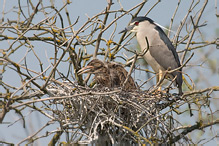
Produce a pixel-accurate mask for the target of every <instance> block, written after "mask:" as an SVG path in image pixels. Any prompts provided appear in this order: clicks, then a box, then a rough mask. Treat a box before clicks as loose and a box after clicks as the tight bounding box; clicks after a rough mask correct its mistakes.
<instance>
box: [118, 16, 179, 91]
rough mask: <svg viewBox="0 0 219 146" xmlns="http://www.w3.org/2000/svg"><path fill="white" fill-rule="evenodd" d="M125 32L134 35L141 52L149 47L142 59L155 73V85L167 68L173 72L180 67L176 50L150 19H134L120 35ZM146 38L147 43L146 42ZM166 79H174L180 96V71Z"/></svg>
mask: <svg viewBox="0 0 219 146" xmlns="http://www.w3.org/2000/svg"><path fill="white" fill-rule="evenodd" d="M126 31H131V32H135V33H136V37H137V41H138V43H139V45H140V47H141V50H142V51H144V50H145V49H147V46H149V50H148V51H147V52H146V53H145V55H144V59H145V60H146V62H147V63H148V64H149V65H150V66H151V67H152V69H153V70H154V71H155V72H156V74H157V83H158V82H159V80H161V79H162V78H163V76H164V74H165V73H164V72H165V71H166V70H168V69H169V68H170V69H172V70H173V69H176V68H178V67H180V66H181V65H180V62H179V57H178V55H177V52H176V49H175V48H174V46H173V45H172V43H171V41H170V40H169V38H168V37H167V36H166V34H165V33H164V31H163V30H162V29H161V28H160V27H159V26H158V25H157V24H156V23H155V22H154V21H153V20H151V19H150V18H148V17H136V18H134V19H133V20H132V21H131V23H130V25H129V26H128V27H126V28H125V30H123V31H121V32H120V33H122V32H126ZM146 38H147V40H148V41H146ZM147 42H148V45H147ZM166 77H168V78H170V79H173V78H174V77H176V80H175V81H174V84H175V85H177V86H178V88H179V94H180V95H182V70H181V69H179V70H177V71H174V72H172V73H170V74H167V75H166ZM159 90H161V86H160V87H159Z"/></svg>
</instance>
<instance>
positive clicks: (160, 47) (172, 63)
mask: <svg viewBox="0 0 219 146" xmlns="http://www.w3.org/2000/svg"><path fill="white" fill-rule="evenodd" d="M155 29H159V31H158V32H159V35H158V36H155V37H157V38H160V40H157V39H154V41H153V42H151V44H149V45H150V47H149V51H150V54H151V56H152V57H153V58H154V59H155V60H156V61H157V62H158V63H159V64H160V65H161V66H162V67H163V68H164V69H168V67H171V69H175V68H177V67H179V66H180V62H179V57H178V54H177V52H176V50H175V48H174V46H173V45H172V43H171V42H170V40H169V38H168V37H167V36H166V34H165V33H164V32H163V30H162V29H161V28H160V27H158V26H157V27H156V28H155Z"/></svg>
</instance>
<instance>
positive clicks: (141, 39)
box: [136, 22, 164, 73]
mask: <svg viewBox="0 0 219 146" xmlns="http://www.w3.org/2000/svg"><path fill="white" fill-rule="evenodd" d="M143 23H147V24H144V25H142V26H141V25H140V26H139V30H141V31H138V32H137V34H136V37H137V41H138V43H139V45H140V47H141V50H142V51H143V50H144V49H146V47H147V41H146V39H145V37H147V39H148V43H149V50H148V51H147V53H146V54H145V55H144V59H145V60H146V61H147V63H148V64H149V65H150V66H151V67H152V69H153V70H154V71H155V72H156V73H158V72H159V69H160V70H164V68H163V67H161V66H160V65H159V64H158V63H157V61H156V60H155V59H154V58H153V57H152V56H151V54H150V49H153V47H156V46H153V45H152V41H153V40H154V37H157V36H156V35H159V34H157V32H156V31H155V30H154V26H153V25H152V24H149V23H148V22H143ZM145 26H148V27H145ZM141 27H144V28H141ZM145 34H147V35H145Z"/></svg>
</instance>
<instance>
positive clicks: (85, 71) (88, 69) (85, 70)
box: [78, 66, 94, 75]
mask: <svg viewBox="0 0 219 146" xmlns="http://www.w3.org/2000/svg"><path fill="white" fill-rule="evenodd" d="M93 68H94V67H93V66H86V67H83V68H82V69H80V70H79V71H78V75H81V74H83V73H89V72H91V70H92V69H93Z"/></svg>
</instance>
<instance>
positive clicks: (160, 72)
mask: <svg viewBox="0 0 219 146" xmlns="http://www.w3.org/2000/svg"><path fill="white" fill-rule="evenodd" d="M162 77H163V71H162V70H160V69H159V73H158V82H159V81H160V80H161V79H162ZM158 82H157V83H158ZM161 86H162V83H160V85H159V87H158V91H161Z"/></svg>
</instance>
